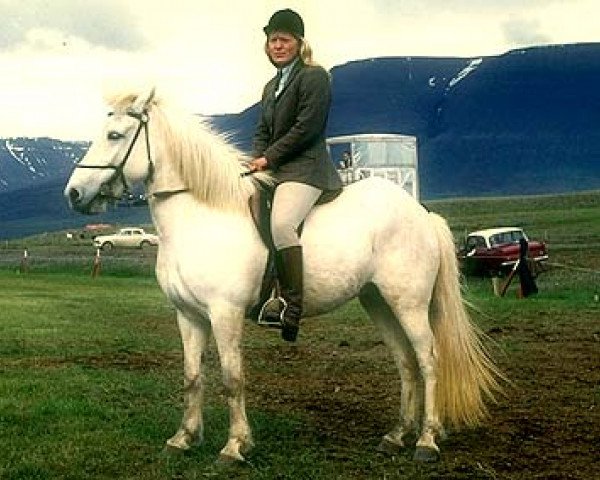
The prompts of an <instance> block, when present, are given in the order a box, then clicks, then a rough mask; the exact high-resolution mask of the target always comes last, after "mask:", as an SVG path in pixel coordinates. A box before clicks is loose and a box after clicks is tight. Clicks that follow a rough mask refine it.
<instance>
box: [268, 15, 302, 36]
mask: <svg viewBox="0 0 600 480" xmlns="http://www.w3.org/2000/svg"><path fill="white" fill-rule="evenodd" d="M263 31H264V32H265V33H266V34H267V35H270V34H271V33H273V32H277V31H279V32H286V33H291V34H292V35H294V36H296V37H300V38H301V37H304V22H303V21H302V17H300V15H298V14H297V13H296V12H294V11H293V10H290V9H289V8H286V9H285V10H279V11H277V12H275V13H274V14H273V15H272V16H271V18H270V19H269V23H268V24H267V26H266V27H264V28H263Z"/></svg>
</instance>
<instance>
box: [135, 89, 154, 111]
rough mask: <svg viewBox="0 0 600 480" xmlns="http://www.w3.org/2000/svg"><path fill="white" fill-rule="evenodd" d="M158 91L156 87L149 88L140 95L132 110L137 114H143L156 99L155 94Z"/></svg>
mask: <svg viewBox="0 0 600 480" xmlns="http://www.w3.org/2000/svg"><path fill="white" fill-rule="evenodd" d="M155 91H156V87H151V88H149V89H148V90H147V91H146V92H144V93H142V94H140V95H139V96H138V97H137V98H136V99H135V102H133V105H132V106H131V110H132V111H134V112H136V113H142V112H143V111H144V110H146V109H147V108H148V106H149V105H150V102H152V100H153V99H154V93H155Z"/></svg>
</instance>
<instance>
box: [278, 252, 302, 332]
mask: <svg viewBox="0 0 600 480" xmlns="http://www.w3.org/2000/svg"><path fill="white" fill-rule="evenodd" d="M275 265H276V268H277V277H278V278H279V285H280V286H281V297H282V298H283V300H284V301H285V307H284V310H283V312H282V315H281V337H282V338H283V339H284V340H285V341H287V342H295V341H296V337H297V336H298V329H299V328H300V317H301V316H302V288H303V284H302V280H303V268H302V247H301V246H299V245H298V246H294V247H287V248H282V249H281V250H278V251H277V252H276V253H275Z"/></svg>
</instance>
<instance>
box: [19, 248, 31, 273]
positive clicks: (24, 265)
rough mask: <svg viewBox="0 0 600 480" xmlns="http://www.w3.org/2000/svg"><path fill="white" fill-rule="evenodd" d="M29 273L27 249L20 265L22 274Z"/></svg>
mask: <svg viewBox="0 0 600 480" xmlns="http://www.w3.org/2000/svg"><path fill="white" fill-rule="evenodd" d="M28 271H29V252H28V251H27V249H25V250H23V257H21V265H19V272H20V273H27V272H28Z"/></svg>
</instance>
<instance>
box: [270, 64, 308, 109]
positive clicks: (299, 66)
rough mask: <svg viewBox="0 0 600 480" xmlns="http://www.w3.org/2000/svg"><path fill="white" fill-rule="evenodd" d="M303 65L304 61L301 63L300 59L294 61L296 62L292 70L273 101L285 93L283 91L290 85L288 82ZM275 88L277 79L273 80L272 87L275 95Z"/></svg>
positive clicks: (291, 80) (290, 81)
mask: <svg viewBox="0 0 600 480" xmlns="http://www.w3.org/2000/svg"><path fill="white" fill-rule="evenodd" d="M303 66H304V63H302V60H300V59H298V61H297V62H296V64H295V65H294V66H293V68H292V71H291V72H290V74H289V76H288V78H287V81H286V82H285V85H284V86H283V90H281V93H280V94H279V96H278V97H277V98H276V99H275V102H276V103H277V101H278V100H279V99H280V98H281V97H283V95H284V94H285V91H286V90H287V89H288V87H289V86H290V84H291V83H292V82H293V80H294V78H295V77H296V75H297V74H298V72H299V71H300V69H301V68H302V67H303ZM276 89H277V81H275V87H274V88H273V96H275V90H276Z"/></svg>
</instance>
